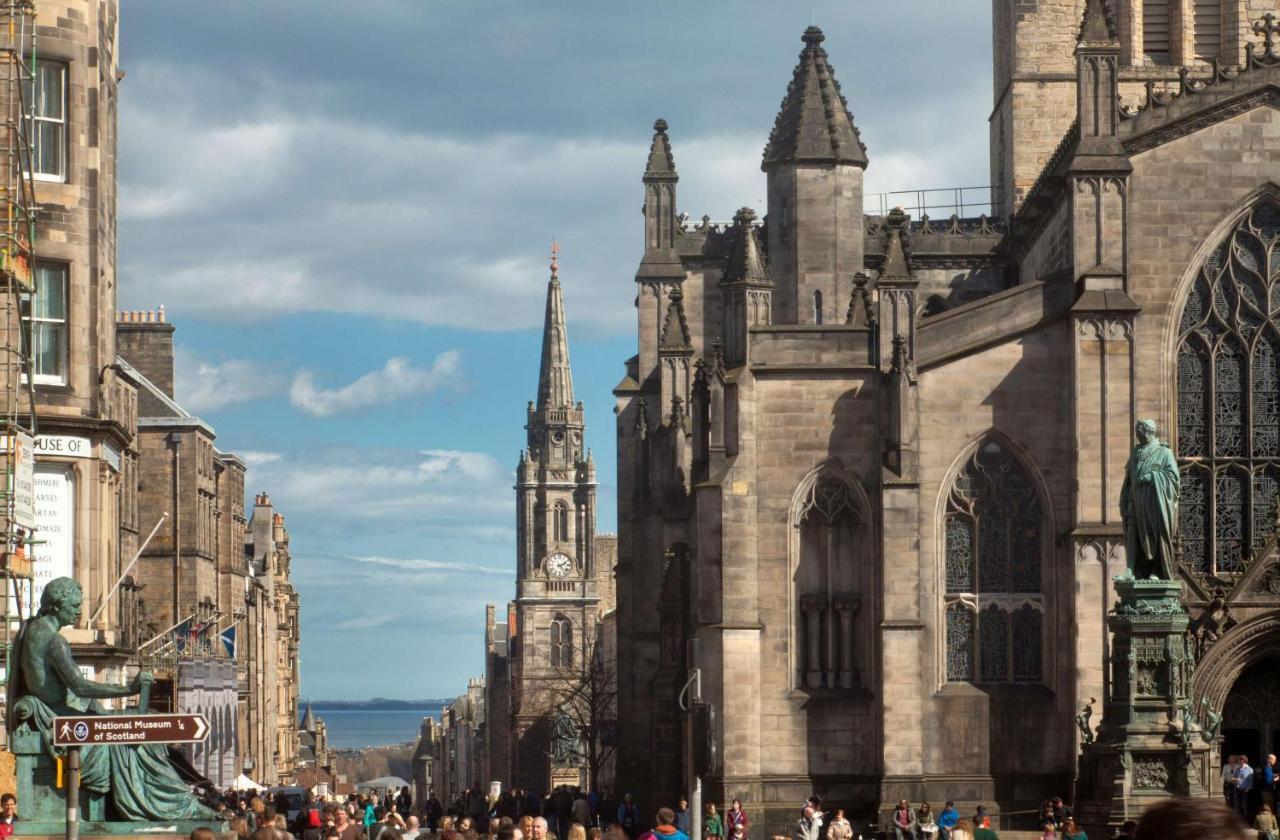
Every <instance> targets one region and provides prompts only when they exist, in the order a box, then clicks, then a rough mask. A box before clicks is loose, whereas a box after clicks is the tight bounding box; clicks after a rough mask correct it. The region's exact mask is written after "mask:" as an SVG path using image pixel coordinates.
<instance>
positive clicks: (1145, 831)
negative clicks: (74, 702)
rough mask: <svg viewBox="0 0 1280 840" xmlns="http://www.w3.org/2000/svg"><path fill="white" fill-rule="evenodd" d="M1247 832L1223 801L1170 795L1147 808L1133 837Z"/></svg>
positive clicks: (1221, 836)
mask: <svg viewBox="0 0 1280 840" xmlns="http://www.w3.org/2000/svg"><path fill="white" fill-rule="evenodd" d="M1249 834H1250V832H1248V831H1246V829H1245V827H1244V826H1243V825H1241V824H1240V818H1239V816H1237V815H1236V813H1235V812H1234V811H1233V810H1232V809H1231V808H1230V807H1229V806H1228V805H1227V804H1226V803H1224V802H1217V801H1215V800H1212V799H1209V800H1205V799H1192V798H1191V797H1189V796H1172V797H1169V798H1168V799H1161V800H1160V801H1158V802H1156V803H1154V804H1152V805H1151V806H1150V807H1148V808H1147V810H1146V811H1145V812H1144V813H1143V815H1142V819H1141V820H1140V821H1139V822H1138V828H1137V829H1136V830H1135V831H1134V834H1133V840H1208V839H1209V838H1213V840H1247V838H1248V837H1249Z"/></svg>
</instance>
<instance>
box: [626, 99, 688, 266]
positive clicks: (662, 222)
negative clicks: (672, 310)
mask: <svg viewBox="0 0 1280 840" xmlns="http://www.w3.org/2000/svg"><path fill="white" fill-rule="evenodd" d="M642 180H643V181H644V259H643V260H641V262H640V270H639V271H638V272H636V279H637V280H641V279H651V278H652V279H683V277H684V267H683V266H682V265H681V263H680V258H679V257H678V256H676V251H675V235H676V225H677V220H676V183H677V182H679V180H680V177H679V176H678V175H676V161H675V157H674V156H673V155H672V154H671V139H670V138H669V137H667V121H666V120H663V119H659V120H657V121H655V122H654V124H653V142H652V143H651V144H650V145H649V161H648V163H647V164H645V168H644V178H643V179H642Z"/></svg>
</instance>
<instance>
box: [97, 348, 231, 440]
mask: <svg viewBox="0 0 1280 840" xmlns="http://www.w3.org/2000/svg"><path fill="white" fill-rule="evenodd" d="M116 364H117V365H118V366H119V367H120V371H121V372H122V373H124V375H125V376H127V377H128V378H129V379H131V380H133V382H134V384H136V385H137V386H138V388H139V394H138V409H139V411H138V414H139V416H138V426H139V428H147V427H162V426H197V427H199V428H201V429H203V430H204V431H206V432H208V433H209V436H210V437H214V436H216V434H217V433H216V432H214V430H213V427H212V426H210V425H209V424H208V423H206V422H205V421H203V420H201V419H200V418H199V417H197V416H195V415H194V414H192V413H191V412H189V411H187V410H186V409H185V408H183V407H182V406H180V405H178V404H177V403H176V402H174V401H173V400H172V399H171V398H170V397H169V395H168V394H166V393H165V392H164V390H163V389H162V388H160V387H159V386H157V385H156V384H155V383H154V382H152V381H151V380H150V379H147V377H145V376H143V375H142V372H141V371H139V370H138V369H137V368H135V367H134V366H133V365H131V364H129V363H128V362H127V361H125V359H124V357H123V356H116ZM146 410H150V411H152V412H154V413H153V414H149V415H148V414H144V413H143V412H144V411H146Z"/></svg>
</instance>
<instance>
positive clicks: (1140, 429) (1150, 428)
mask: <svg viewBox="0 0 1280 840" xmlns="http://www.w3.org/2000/svg"><path fill="white" fill-rule="evenodd" d="M1133 430H1134V432H1135V433H1136V434H1137V435H1138V442H1139V443H1146V442H1147V441H1149V440H1154V439H1155V438H1156V421H1154V420H1139V421H1138V425H1136V426H1134V427H1133Z"/></svg>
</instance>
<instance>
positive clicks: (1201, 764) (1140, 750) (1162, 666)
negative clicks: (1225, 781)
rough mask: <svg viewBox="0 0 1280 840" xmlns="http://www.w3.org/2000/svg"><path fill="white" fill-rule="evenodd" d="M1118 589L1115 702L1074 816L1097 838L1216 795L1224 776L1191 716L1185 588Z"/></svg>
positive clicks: (1110, 702)
mask: <svg viewBox="0 0 1280 840" xmlns="http://www.w3.org/2000/svg"><path fill="white" fill-rule="evenodd" d="M1115 587H1116V593H1117V594H1118V595H1119V603H1118V604H1117V605H1116V608H1115V610H1114V611H1113V612H1112V614H1111V615H1109V616H1108V617H1107V624H1108V626H1109V627H1110V630H1111V633H1112V635H1113V640H1114V641H1113V643H1112V648H1111V663H1110V669H1111V694H1110V696H1109V697H1108V698H1106V703H1105V705H1104V707H1103V713H1102V722H1101V724H1100V725H1099V727H1098V733H1097V740H1096V741H1095V742H1093V743H1089V744H1085V745H1084V747H1083V751H1082V754H1081V756H1080V767H1079V777H1078V779H1077V788H1076V816H1077V818H1078V819H1079V820H1080V822H1081V823H1082V824H1083V826H1084V827H1085V828H1086V830H1087V831H1088V832H1089V833H1090V834H1093V835H1094V836H1099V837H1102V836H1110V834H1111V833H1113V829H1115V828H1117V827H1119V825H1120V824H1121V823H1122V822H1124V821H1125V820H1129V819H1137V818H1138V817H1139V816H1140V815H1141V813H1142V811H1143V810H1144V809H1145V808H1146V807H1147V806H1148V805H1150V804H1151V803H1152V802H1155V801H1158V800H1160V799H1164V798H1166V797H1169V796H1201V797H1207V796H1209V795H1210V793H1211V789H1212V784H1213V783H1212V779H1213V778H1214V776H1215V773H1216V771H1215V768H1214V767H1213V761H1212V758H1211V749H1212V747H1213V745H1212V744H1211V743H1210V742H1209V740H1208V739H1207V738H1206V737H1205V736H1204V732H1203V730H1202V729H1201V728H1200V725H1199V724H1198V723H1197V722H1196V721H1195V720H1194V718H1193V716H1192V715H1190V714H1188V713H1187V710H1188V709H1190V708H1191V706H1190V704H1191V678H1192V673H1193V671H1194V669H1195V657H1194V654H1193V651H1192V648H1191V645H1190V644H1189V642H1188V639H1187V624H1188V622H1189V617H1188V615H1187V611H1186V610H1185V609H1184V608H1183V606H1182V603H1181V601H1180V600H1179V597H1178V596H1179V593H1180V592H1181V589H1182V587H1181V584H1179V583H1178V582H1177V581H1167V580H1144V581H1138V580H1133V579H1131V578H1130V579H1126V578H1116V580H1115ZM1104 832H1105V833H1104Z"/></svg>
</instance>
